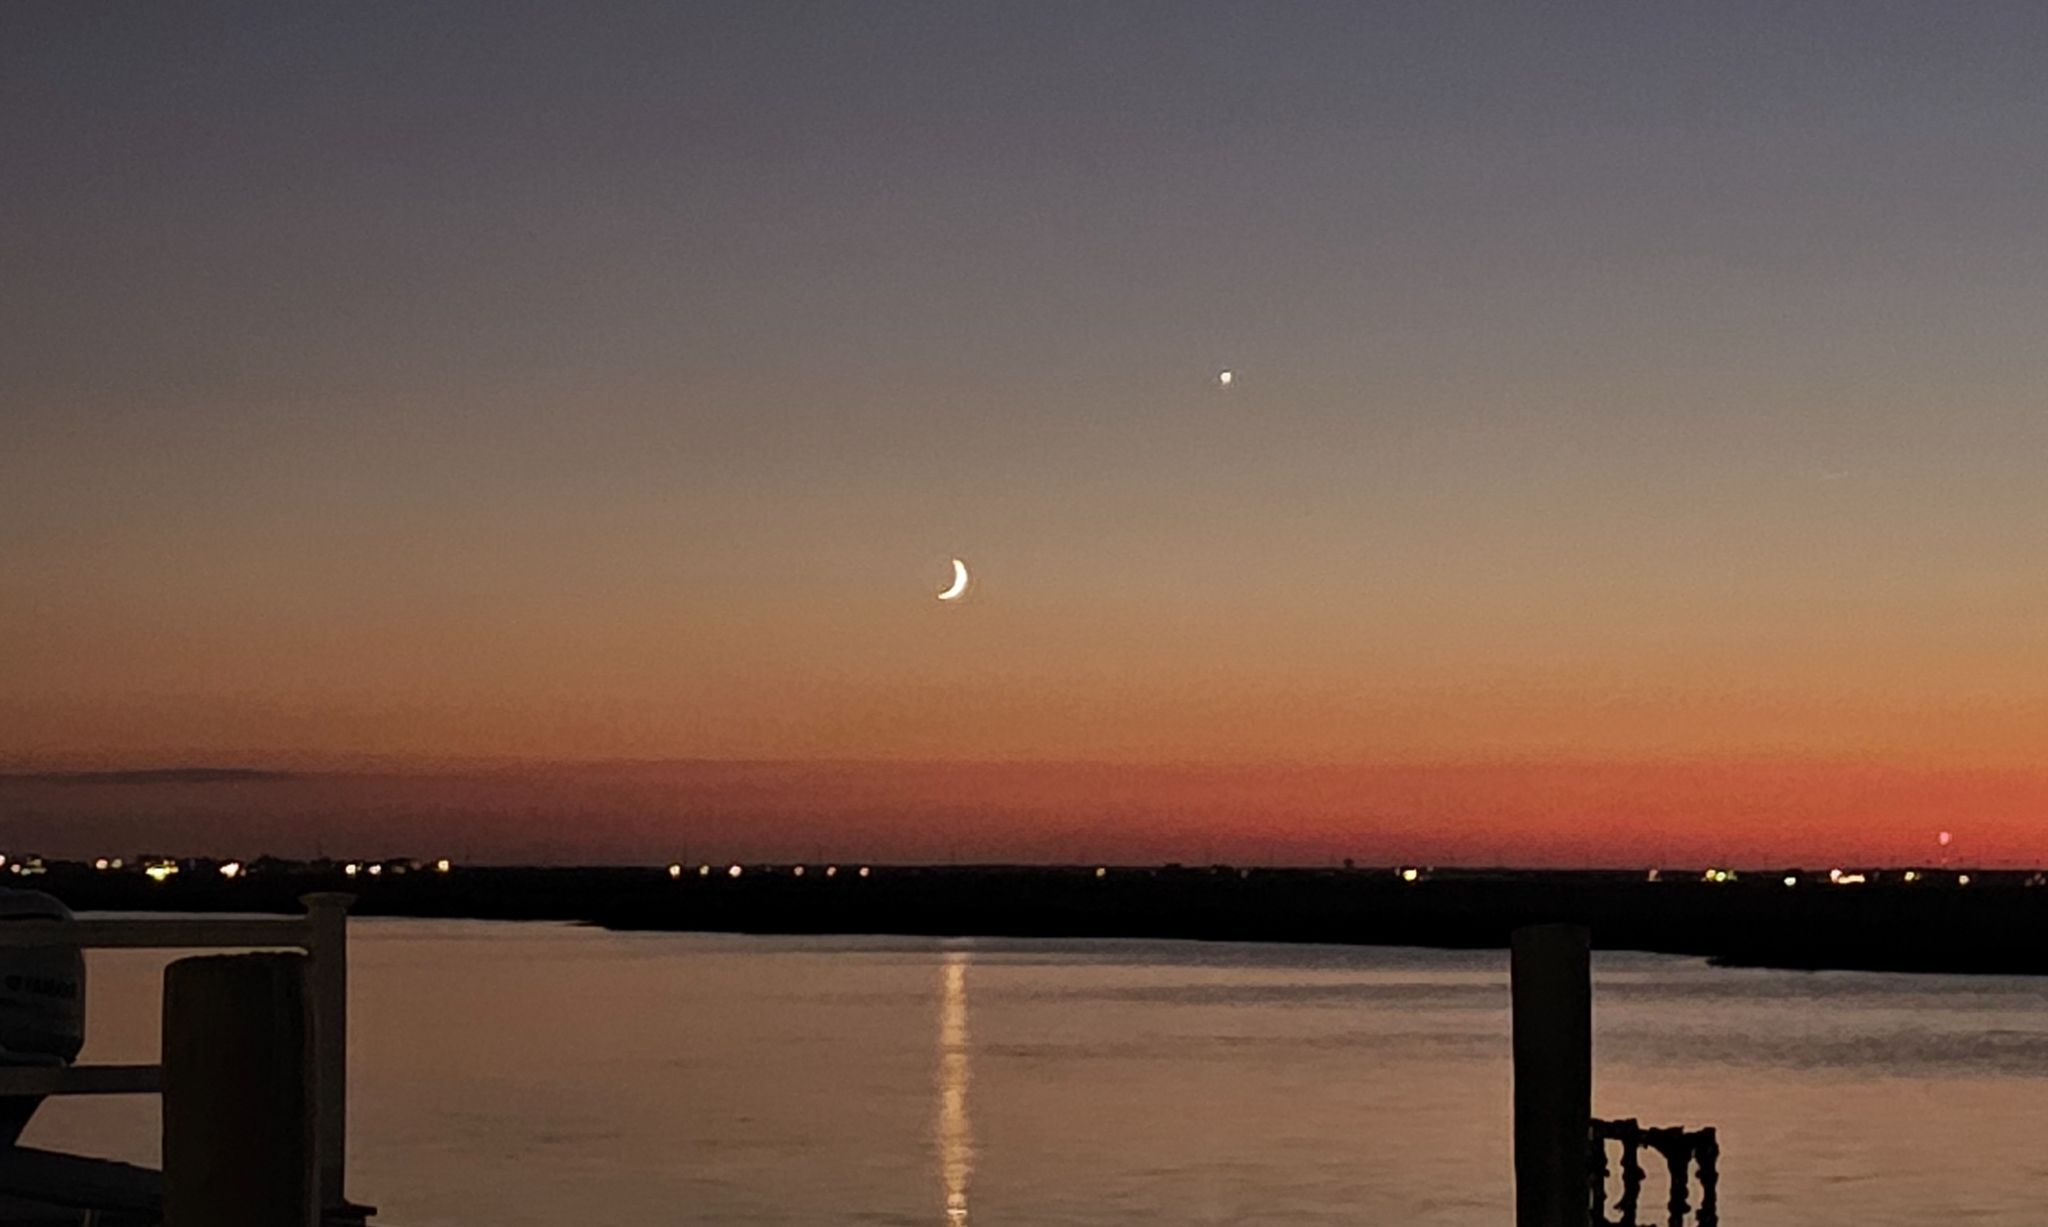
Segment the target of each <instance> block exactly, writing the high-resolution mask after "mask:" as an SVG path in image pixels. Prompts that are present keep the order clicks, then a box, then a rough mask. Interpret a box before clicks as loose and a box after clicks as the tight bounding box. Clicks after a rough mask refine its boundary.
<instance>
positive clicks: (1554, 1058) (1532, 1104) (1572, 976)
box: [1510, 925, 1593, 1227]
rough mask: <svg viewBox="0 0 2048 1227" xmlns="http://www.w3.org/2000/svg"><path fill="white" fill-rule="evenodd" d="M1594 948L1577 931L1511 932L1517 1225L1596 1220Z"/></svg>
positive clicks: (1545, 1226) (1538, 928)
mask: <svg viewBox="0 0 2048 1227" xmlns="http://www.w3.org/2000/svg"><path fill="white" fill-rule="evenodd" d="M1590 950H1591V942H1590V939H1589V937H1588V934H1587V932H1586V930H1585V929H1584V928H1582V927H1580V926H1578V925H1532V926H1530V927H1528V928H1523V929H1517V930H1515V933H1514V938H1513V955H1512V961H1511V973H1510V979H1511V982H1512V996H1513V1001H1514V1085H1515V1227H1586V1225H1587V1223H1588V1221H1589V1220H1590V1218H1591V1196H1590V1189H1591V1183H1590V1176H1589V1172H1590V1162H1591V1156H1590V1152H1589V1146H1590V1141H1589V1134H1590V1132H1591V1130H1592V1123H1593V976H1592V959H1591V954H1590Z"/></svg>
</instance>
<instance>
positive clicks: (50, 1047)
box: [0, 890, 85, 1146]
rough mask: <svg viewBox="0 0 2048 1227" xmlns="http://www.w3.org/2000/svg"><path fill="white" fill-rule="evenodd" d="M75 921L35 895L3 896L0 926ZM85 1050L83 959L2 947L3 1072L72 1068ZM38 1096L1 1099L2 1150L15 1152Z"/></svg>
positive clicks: (73, 948)
mask: <svg viewBox="0 0 2048 1227" xmlns="http://www.w3.org/2000/svg"><path fill="white" fill-rule="evenodd" d="M70 919H71V909H69V908H67V907H65V906H64V905H63V904H61V903H59V902H57V901H56V900H55V899H52V898H51V897H50V896H48V895H45V894H42V893H41V892H39V891H33V890H0V924H8V923H12V922H15V921H23V920H57V921H68V920H70ZM84 1044H85V956H84V955H83V954H81V953H79V949H78V947H77V945H75V944H67V945H62V946H19V947H14V948H12V949H9V948H5V947H0V1066H8V1067H15V1068H19V1067H21V1066H41V1067H45V1068H48V1067H53V1066H63V1065H69V1064H71V1062H72V1061H74V1060H76V1059H77V1058H78V1050H79V1049H80V1048H81V1047H83V1046H84ZM42 1101H43V1098H42V1096H40V1095H17V1096H7V1097H0V1146H12V1145H13V1144H14V1142H15V1139H17V1138H19V1137H20V1136H21V1131H22V1130H23V1129H25V1128H27V1126H28V1118H29V1117H31V1116H33V1115H35V1111H36V1107H37V1105H39V1104H41V1103H42Z"/></svg>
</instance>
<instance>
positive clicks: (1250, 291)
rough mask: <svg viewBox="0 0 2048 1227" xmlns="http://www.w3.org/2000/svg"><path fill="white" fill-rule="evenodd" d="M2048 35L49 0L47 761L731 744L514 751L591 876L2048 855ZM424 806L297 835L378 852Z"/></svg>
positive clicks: (1839, 21)
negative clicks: (1946, 838)
mask: <svg viewBox="0 0 2048 1227" xmlns="http://www.w3.org/2000/svg"><path fill="white" fill-rule="evenodd" d="M2044 55H2048V10H2044V9H2042V8H2041V7H2039V6H2037V5H2031V4H1975V5H1970V6H1952V5H1937V4H1918V3H1916V4H1881V3H1855V4H1827V3H1812V4H1802V5H1796V6H1794V5H1784V4H1779V3H1768V4H1765V3H1758V4H1743V3H1730V4H1716V5H1677V4H1640V3H1629V4H1588V5H1573V6H1536V5H1476V4H1473V5H1459V4H1420V3H1417V4H1384V5H1355V4H1334V3H1333V4H1278V3H1275V4H1263V3H1262V4H1208V3H1171V4H1118V5H1062V6H1053V5H1021V4H1020V5H1000V6H999V5H992V4H971V3H970V4H962V3H944V4H908V3H899V4H887V5H852V4H846V5H817V4H781V3H768V2H762V0H747V2H745V3H730V4H652V3H647V4H625V3H622V4H614V5H608V6H602V7H596V8H586V7H582V6H568V5H537V4H518V3H501V2H492V3H466V4H465V3H449V4H440V5H435V6H430V7H427V6H407V5H396V4H334V5H293V6H283V7H267V6H212V7H208V8H204V9H202V8H198V7H195V6H182V5H165V6H139V5H100V4H89V3H66V4H11V5H8V6H6V7H5V8H4V9H0V168H4V170H0V272H4V278H0V284H4V293H0V563H4V567H0V766H6V767H11V768H14V769H17V770H25V771H32V770H52V769H76V768H94V769H107V768H114V769H119V768H139V767H159V766H164V765H187V764H237V765H241V764H250V765H258V766H288V767H295V768H307V769H319V770H331V771H347V770H365V769H374V770H376V771H378V772H383V773H394V774H396V775H397V776H401V777H411V778H416V777H418V776H420V775H422V774H426V773H433V772H445V771H448V770H451V769H453V768H455V767H460V768H461V769H462V770H464V771H471V772H474V771H475V770H477V766H476V765H477V764H480V763H488V764H492V765H494V766H501V765H504V764H508V763H522V764H582V763H608V762H619V761H622V760H633V761H643V762H644V761H650V760H661V761H666V760H692V762H693V763H694V764H695V765H694V766H691V767H689V768H687V769H685V768H681V767H679V768H677V769H675V771H674V772H673V773H671V775H670V776H668V777H665V778H666V779H667V780H668V783H666V784H664V785H662V787H661V789H660V790H657V792H658V793H659V795H660V796H662V797H665V798H668V800H667V801H664V802H662V803H660V804H656V803H655V802H654V801H653V800H651V799H650V798H651V797H653V796H655V795H656V793H654V792H646V791H644V790H643V791H640V792H635V791H633V788H637V787H639V785H634V786H632V787H630V788H629V787H627V786H626V785H623V784H616V779H617V778H623V777H626V776H632V775H633V771H629V770H627V769H624V768H620V769H619V770H618V771H615V772H613V774H612V776H610V777H607V778H613V779H614V780H615V784H614V785H613V786H608V787H615V791H614V792H609V793H603V790H598V791H597V792H592V793H587V794H585V796H584V799H583V800H581V801H571V800H563V799H562V798H564V797H570V796H572V795H573V794H575V793H576V791H577V790H576V789H573V788H569V787H567V786H560V787H553V788H550V789H547V790H542V791H541V792H539V793H536V794H534V795H537V796H542V797H548V798H555V799H554V800H551V801H550V800H543V801H534V800H532V799H531V797H528V798H526V799H522V800H520V801H519V802H518V803H517V804H514V803H513V802H512V801H510V800H508V799H507V794H504V793H503V792H502V790H501V791H500V792H492V791H491V788H490V787H486V786H484V785H482V784H475V781H474V780H473V779H472V781H471V783H472V784H475V787H473V788H472V789H471V791H470V792H468V793H465V794H464V795H465V796H467V797H469V798H470V799H469V800H468V801H465V802H464V803H463V807H466V808H464V812H465V813H466V814H468V815H469V816H468V817H467V818H465V819H464V821H465V822H466V823H467V824H468V825H467V826H464V827H463V830H464V831H465V832H467V833H466V834H465V835H464V838H466V839H470V840H471V841H472V842H474V843H475V844H476V845H477V846H478V847H479V848H481V849H483V850H484V851H489V850H491V849H493V848H503V849H525V850H537V854H545V855H549V856H560V857H574V856H576V855H579V854H588V855H600V854H602V855H625V854H628V853H631V854H635V855H637V854H639V853H640V852H641V851H643V850H647V849H653V848H656V847H657V846H665V845H669V844H674V843H677V842H680V841H681V840H683V839H684V838H686V837H687V833H688V831H689V830H692V829H697V830H702V831H716V832H718V833H719V834H718V835H717V836H716V837H715V840H716V841H721V842H718V847H719V848H720V850H721V854H729V855H742V854H750V853H752V852H755V851H757V850H758V851H760V852H761V853H762V854H764V855H765V854H768V853H771V852H778V851H786V850H794V852H795V853H797V854H801V853H802V849H803V848H805V847H810V846H820V845H826V844H832V845H834V846H840V845H850V844H855V843H858V844H859V845H860V846H861V847H864V848H867V847H872V848H879V849H880V850H881V851H882V852H885V853H886V852H890V851H895V852H898V853H900V854H902V855H906V856H908V855H918V856H925V855H940V854H942V853H943V854H957V855H962V856H967V857H973V856H977V855H990V856H996V855H1001V856H1028V857H1040V858H1047V857H1049V858H1061V857H1065V856H1081V855H1087V856H1110V855H1117V854H1129V855H1132V856H1139V855H1142V856H1147V857H1151V856H1157V857H1160V858H1162V859H1163V858H1169V857H1180V856H1184V857H1188V858H1194V857H1198V856H1201V855H1204V854H1205V852H1206V853H1214V854H1216V855H1223V854H1226V853H1227V854H1231V855H1242V856H1260V855H1268V854H1270V855H1271V856H1274V857H1281V858H1285V857H1287V856H1301V857H1318V856H1335V855H1341V854H1344V853H1345V851H1346V850H1347V849H1353V848H1357V849H1366V850H1373V851H1375V852H1383V853H1384V854H1385V855H1387V856H1399V855H1401V854H1403V853H1404V852H1406V851H1408V850H1411V849H1412V850H1417V852H1418V854H1420V853H1424V852H1426V853H1428V854H1430V855H1434V856H1439V857H1442V858H1446V859H1456V858H1458V857H1461V856H1463V857H1468V858H1482V859H1488V860H1496V859H1500V860H1527V861H1545V862H1557V861H1572V862H1578V861H1588V860H1604V859H1614V858H1616V857H1620V858H1621V859H1640V858H1645V857H1654V856H1661V855H1697V856H1708V855H1715V856H1722V857H1730V856H1732V857H1741V856H1744V855H1754V856H1766V855H1768V856H1778V857H1795V856H1810V857H1819V858H1825V857H1826V856H1827V855H1828V854H1829V852H1830V851H1831V850H1833V849H1836V848H1841V847H1852V848H1856V849H1860V850H1865V851H1868V852H1869V854H1871V855H1881V856H1887V857H1897V858H1902V859H1910V858H1911V857H1912V856H1913V855H1915V853H1916V850H1918V849H1919V848H1920V847H1921V845H1922V844H1923V843H1927V842H1931V839H1932V832H1933V830H1934V829H1935V828H1936V827H1937V826H1942V825H1953V826H1955V827H1956V828H1957V830H1958V831H1959V832H1961V833H1963V835H1964V836H1965V837H1966V839H1965V843H1966V846H1969V847H1972V848H1973V849H1975V850H1978V851H1979V852H1980V853H1981V854H1982V855H1983V856H1985V857H1987V858H2009V859H2040V860H2048V768H2041V767H2037V765H2036V764H2038V763H2039V762H2040V761H2041V750H2042V747H2043V746H2044V745H2048V565H2044V564H2048V514H2044V504H2048V415H2044V411H2043V410H2044V405H2043V397H2044V392H2048V345H2044V344H2043V341H2042V338H2043V336H2044V335H2048V226H2044V225H2043V224H2042V221H2043V208H2044V205H2043V202H2044V201H2048V159H2044V158H2043V157H2042V156H2041V142H2042V134H2043V133H2044V132H2048V75H2044V74H2043V73H2042V71H2041V65H2042V62H2043V57H2044ZM1226 368H1228V369H1231V370H1233V371H1234V372H1235V373H1236V378H1235V381H1234V383H1233V384H1232V385H1231V386H1229V387H1227V388H1226V387H1223V386H1221V385H1219V383H1218V382H1217V373H1218V372H1219V371H1221V370H1223V369H1226ZM955 556H958V557H961V558H964V559H966V560H967V561H968V563H969V565H970V566H971V567H972V568H973V571H974V576H975V584H974V587H973V588H972V590H971V591H970V593H969V595H968V598H967V599H965V600H963V601H961V602H958V603H956V604H947V605H942V604H940V603H938V602H937V601H935V600H934V599H933V595H934V594H935V593H936V592H937V591H938V590H939V589H940V588H941V587H942V586H944V584H945V583H946V582H947V580H948V578H949V575H950V571H949V559H951V558H953V557H955ZM729 760H744V761H747V762H750V763H754V764H756V765H755V766H753V767H750V768H748V769H747V771H748V772H749V775H748V779H749V780H751V781H753V782H752V783H751V784H749V785H747V786H746V787H739V786H737V785H733V784H732V783H731V781H730V780H725V781H724V782H723V783H717V784H715V785H714V784H710V783H706V782H705V779H706V777H705V776H704V773H705V772H713V773H714V774H715V773H716V772H715V769H714V768H711V767H707V766H705V764H706V763H716V762H719V761H729ZM761 764H769V765H768V766H763V765H761ZM806 765H810V766H806ZM633 770H638V769H633ZM934 772H937V773H938V774H937V775H934V774H933V773H934ZM849 773H851V776H849ZM853 776H857V777H858V778H859V780H861V781H863V783H862V784H861V786H860V787H859V788H857V789H853V790H851V792H852V794H853V796H852V799H849V796H850V794H849V788H848V786H847V784H846V780H847V779H848V778H852V777H853ZM550 778H551V779H557V780H558V781H559V778H560V777H558V776H551V777H550ZM636 778H637V777H636ZM721 778H723V777H721ZM935 779H936V780H947V781H951V782H950V783H945V784H943V785H935V784H934V783H933V781H934V780H935ZM336 787H337V788H338V787H339V785H336ZM378 787H381V788H384V789H386V791H385V792H383V793H379V794H377V796H378V797H379V798H380V799H378V800H376V801H375V802H374V803H373V802H370V801H365V800H363V799H362V797H361V796H356V795H354V794H351V796H353V798H354V799H349V798H343V797H339V796H338V794H336V793H334V792H332V791H327V792H323V791H322V790H321V789H317V788H308V789H307V790H306V791H305V792H304V793H303V795H301V797H300V799H299V800H297V801H294V802H292V803H291V804H290V805H287V806H284V807H283V808H284V809H286V810H290V811H292V812H295V813H301V814H304V815H308V816H311V817H315V818H318V819H320V821H322V822H326V823H331V824H338V825H337V826H336V829H339V830H344V831H346V830H353V829H355V828H352V827H349V826H348V824H349V823H351V822H359V821H368V819H366V818H364V815H365V814H376V815H382V816H383V817H382V818H380V819H379V820H380V821H384V822H386V823H387V826H386V827H380V828H378V829H379V830H380V831H382V832H383V834H380V835H379V836H378V838H380V839H388V840H398V838H399V834H402V832H403V827H402V824H401V825H400V826H399V827H398V828H397V830H398V833H399V834H393V833H392V829H391V828H390V827H389V823H390V822H391V821H393V820H392V819H391V817H390V816H391V815H392V814H395V813H400V812H403V811H405V810H406V808H407V806H408V805H409V804H411V802H408V801H407V800H406V797H407V795H408V794H407V793H406V787H408V786H401V785H400V784H392V783H390V782H389V781H386V782H385V783H383V784H380V785H378ZM492 787H495V785H493V786H492ZM418 788H419V789H420V791H419V792H417V793H415V794H411V795H413V796H414V797H415V799H418V798H424V797H426V796H427V792H426V788H427V785H426V784H424V783H421V784H419V785H418ZM616 789H624V791H616ZM515 791H516V790H515ZM598 793H602V795H605V796H612V797H616V798H627V799H632V801H633V803H632V804H630V805H626V804H623V802H622V804H621V806H619V807H615V808H612V809H606V808H605V807H603V806H599V805H597V804H596V803H595V802H592V801H590V800H589V797H590V796H594V795H598ZM173 794H175V795H173ZM9 795H10V794H7V793H6V792H5V791H4V790H0V834H5V835H6V836H7V837H8V838H11V839H16V840H24V839H26V840H37V839H40V840H41V841H42V842H43V843H45V844H47V845H48V846H50V847H52V848H55V847H57V846H58V845H59V844H60V843H61V842H62V841H63V840H64V839H66V838H72V837H74V836H75V832H76V830H77V828H76V827H75V826H71V825H67V823H70V822H73V821H74V820H76V819H77V815H78V813H81V812H83V810H78V809H76V808H75V807H77V806H81V805H83V804H84V803H83V802H76V801H64V802H47V804H46V803H45V802H44V801H34V802H31V801H29V800H24V799H23V797H24V796H26V795H27V794H24V793H22V792H20V791H18V790H17V792H16V793H14V794H11V795H12V796H13V798H14V799H13V800H12V801H8V800H6V799H5V798H6V797H7V796H9ZM37 795H42V794H37ZM93 795H94V797H95V798H99V799H98V800H95V801H94V802H93V806H97V807H98V808H96V809H94V808H93V807H92V806H87V807H85V808H87V809H92V812H93V813H95V814H98V815H100V816H101V817H102V818H106V819H107V820H109V821H111V820H113V819H112V818H108V817H107V816H108V815H115V816H118V815H121V814H128V815H131V816H132V814H133V813H135V812H137V811H141V810H148V809H150V808H151V807H156V808H157V809H160V810H162V811H164V812H171V811H177V812H179V813H186V814H189V815H191V816H192V817H193V819H194V821H200V820H213V821H218V822H223V823H225V822H229V817H228V816H227V811H229V810H233V811H234V812H235V813H238V814H239V813H242V812H243V810H246V809H249V807H250V805H251V803H250V802H249V801H248V799H247V798H246V797H244V798H243V799H241V800H238V801H235V802H234V803H233V804H232V805H230V804H227V803H225V802H221V803H218V804H216V802H215V801H212V800H207V799H205V798H200V799H198V800H195V799H193V798H192V797H191V796H188V795H187V794H186V792H185V791H180V790H176V789H173V790H169V791H168V792H156V793H152V792H151V791H150V790H148V789H146V788H145V789H143V790H142V791H135V790H128V791H125V792H122V791H118V790H117V791H116V792H115V793H112V794H107V793H105V792H104V790H95V791H94V792H93ZM217 795H219V794H208V796H217ZM108 797H111V799H108ZM748 798H752V800H749V799H748ZM422 804H424V802H422ZM10 805H11V806H12V808H11V809H9V808H7V807H8V806H10ZM550 806H555V807H556V808H552V809H551V808H550ZM237 807H240V808H237ZM463 807H458V808H463ZM256 808H258V809H260V808H262V807H261V806H258V807H256ZM621 808H623V809H627V810H631V811H633V812H632V813H630V814H629V815H628V816H627V817H624V818H618V817H611V818H608V817H607V816H606V815H607V814H614V815H616V813H617V812H618V810H619V809H621ZM572 811H573V813H574V814H575V815H576V821H575V822H574V823H572V824H570V825H569V826H568V827H566V828H563V827H560V826H550V825H549V824H550V823H551V821H552V820H553V817H554V816H558V815H560V814H566V813H570V812H572ZM600 811H602V812H600ZM657 811H658V812H657ZM233 821H236V822H243V821H244V819H242V818H235V819H234V820H233ZM251 821H253V820H251ZM608 822H612V823H621V824H624V825H620V826H607V823H608ZM664 823H666V824H668V825H666V826H664V825H662V824H664ZM650 824H653V825H650ZM691 824H697V826H695V827H693V826H692V825H691ZM222 829H232V830H234V831H235V832H237V838H240V839H243V840H245V841H248V842H257V841H260V840H262V839H263V838H265V834H264V832H263V830H262V829H261V828H260V827H246V823H245V825H244V826H240V827H230V828H222ZM565 831H566V833H565ZM542 832H545V835H544V837H543V834H542ZM304 833H305V832H304V830H303V829H300V828H294V831H293V832H292V833H291V834H290V835H289V838H290V839H299V838H302V837H303V836H304ZM856 836H857V838H856ZM138 837H139V836H138ZM279 838H280V840H285V839H286V836H284V835H282V834H281V835H280V836H279ZM728 849H729V851H727V850H728ZM508 854H509V853H508Z"/></svg>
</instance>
